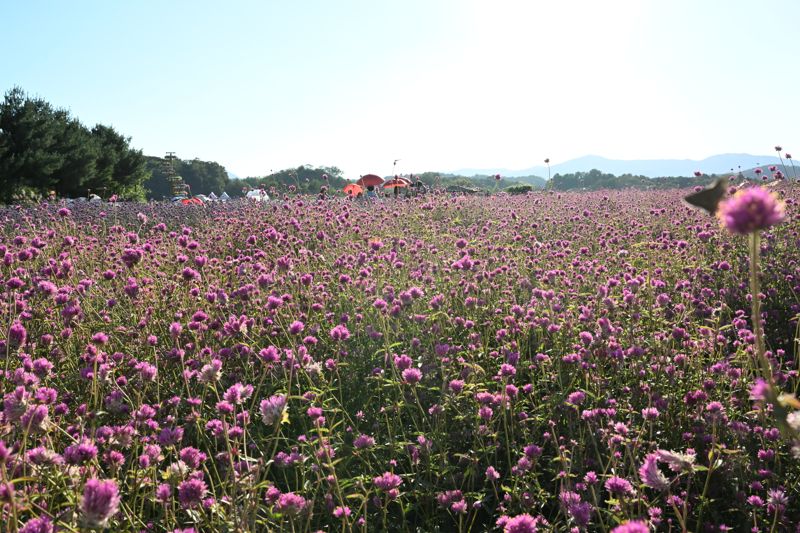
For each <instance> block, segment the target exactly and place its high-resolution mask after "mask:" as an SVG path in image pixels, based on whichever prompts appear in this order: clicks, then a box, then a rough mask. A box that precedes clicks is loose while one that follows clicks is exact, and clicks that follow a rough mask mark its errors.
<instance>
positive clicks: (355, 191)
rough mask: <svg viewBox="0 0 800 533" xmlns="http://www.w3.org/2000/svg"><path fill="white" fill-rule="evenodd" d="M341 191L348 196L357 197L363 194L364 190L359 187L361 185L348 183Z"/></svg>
mask: <svg viewBox="0 0 800 533" xmlns="http://www.w3.org/2000/svg"><path fill="white" fill-rule="evenodd" d="M342 190H343V191H344V193H345V194H347V195H349V196H357V195H359V194H361V193H363V192H364V188H363V187H361V185H356V184H355V183H348V184H347V185H345V186H344V189H342Z"/></svg>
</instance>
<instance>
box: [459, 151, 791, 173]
mask: <svg viewBox="0 0 800 533" xmlns="http://www.w3.org/2000/svg"><path fill="white" fill-rule="evenodd" d="M779 163H780V161H779V160H778V156H777V155H750V154H720V155H714V156H711V157H707V158H706V159H702V160H699V161H697V160H693V159H636V160H624V159H607V158H605V157H600V156H596V155H587V156H584V157H579V158H577V159H572V160H570V161H565V162H563V163H558V164H555V165H550V175H551V176H555V175H556V174H569V173H573V172H588V171H590V170H592V169H597V170H600V171H601V172H605V173H608V174H614V175H617V176H621V175H623V174H633V175H640V176H648V177H651V178H657V177H661V176H693V175H694V172H695V171H697V170H699V171H700V172H703V173H704V174H724V173H727V172H731V171H733V172H737V173H738V172H739V170H745V169H750V168H754V167H762V168H764V171H765V172H766V167H768V166H770V165H778V164H779ZM454 174H460V175H463V176H472V175H476V174H478V175H491V174H500V175H501V176H504V177H508V178H514V177H517V176H531V175H534V176H544V177H547V167H546V166H544V165H539V166H535V167H530V168H525V169H522V170H509V169H502V168H494V169H486V168H482V169H461V170H458V171H455V172H454Z"/></svg>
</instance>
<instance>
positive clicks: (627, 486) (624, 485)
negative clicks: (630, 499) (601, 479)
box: [605, 476, 634, 496]
mask: <svg viewBox="0 0 800 533" xmlns="http://www.w3.org/2000/svg"><path fill="white" fill-rule="evenodd" d="M605 487H606V490H607V491H608V492H610V493H611V494H615V495H617V496H627V495H630V494H633V493H634V490H633V485H631V483H630V481H628V480H627V479H624V478H621V477H619V476H612V477H610V478H608V479H607V480H606V482H605Z"/></svg>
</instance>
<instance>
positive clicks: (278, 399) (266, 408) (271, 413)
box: [259, 394, 286, 426]
mask: <svg viewBox="0 0 800 533" xmlns="http://www.w3.org/2000/svg"><path fill="white" fill-rule="evenodd" d="M259 411H260V412H261V420H262V421H263V422H264V424H266V425H268V426H271V425H273V424H275V423H276V422H278V421H280V420H281V418H282V417H283V413H284V412H285V411H286V396H284V395H283V394H276V395H273V396H270V397H269V398H268V399H266V400H261V405H260V407H259Z"/></svg>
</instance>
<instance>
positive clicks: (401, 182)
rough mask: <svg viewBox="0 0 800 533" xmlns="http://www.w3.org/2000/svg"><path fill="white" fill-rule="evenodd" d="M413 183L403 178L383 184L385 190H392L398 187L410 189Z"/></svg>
mask: <svg viewBox="0 0 800 533" xmlns="http://www.w3.org/2000/svg"><path fill="white" fill-rule="evenodd" d="M409 185H411V183H410V182H409V181H408V180H404V179H403V178H394V179H391V180H389V181H387V182H386V183H384V184H383V188H384V189H392V188H397V187H408V186H409Z"/></svg>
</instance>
